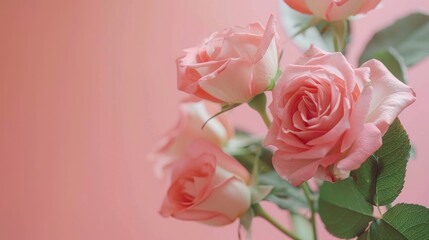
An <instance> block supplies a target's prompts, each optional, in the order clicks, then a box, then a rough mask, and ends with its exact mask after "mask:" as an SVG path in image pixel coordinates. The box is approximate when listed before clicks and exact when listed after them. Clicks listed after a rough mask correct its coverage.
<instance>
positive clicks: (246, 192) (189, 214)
mask: <svg viewBox="0 0 429 240" xmlns="http://www.w3.org/2000/svg"><path fill="white" fill-rule="evenodd" d="M171 180H172V181H171V185H170V188H169V189H168V192H167V196H166V197H165V199H164V202H163V204H162V207H161V211H160V213H161V214H162V215H163V216H165V217H168V216H172V217H174V218H177V219H181V220H190V221H199V222H201V223H205V224H209V225H216V226H220V225H226V224H229V223H232V222H233V221H235V219H237V218H238V217H240V216H241V215H243V214H244V213H245V212H246V211H247V210H248V209H249V207H250V188H249V186H248V185H249V182H250V175H249V173H248V172H247V170H246V169H245V168H244V167H243V166H242V165H240V163H238V162H237V161H236V160H235V159H234V158H232V157H231V156H229V155H227V154H226V153H224V152H223V151H222V150H221V149H220V148H219V147H217V146H216V145H213V144H210V143H208V142H203V141H196V142H193V143H192V144H191V145H190V146H189V148H188V151H187V155H186V156H185V157H183V158H182V159H180V160H178V161H175V162H174V164H173V167H172V179H171Z"/></svg>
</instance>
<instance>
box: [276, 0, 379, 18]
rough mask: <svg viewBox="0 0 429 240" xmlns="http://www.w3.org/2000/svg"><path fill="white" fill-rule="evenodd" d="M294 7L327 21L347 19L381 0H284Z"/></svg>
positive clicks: (368, 9)
mask: <svg viewBox="0 0 429 240" xmlns="http://www.w3.org/2000/svg"><path fill="white" fill-rule="evenodd" d="M284 1H285V3H286V4H287V5H289V7H291V8H292V9H294V10H296V11H298V12H301V13H304V14H310V15H314V16H316V17H319V18H323V19H325V20H327V21H339V20H345V19H347V18H348V17H350V16H353V15H357V14H364V13H367V12H368V11H370V10H372V9H374V8H375V7H376V6H377V5H378V4H379V3H380V1H381V0H284Z"/></svg>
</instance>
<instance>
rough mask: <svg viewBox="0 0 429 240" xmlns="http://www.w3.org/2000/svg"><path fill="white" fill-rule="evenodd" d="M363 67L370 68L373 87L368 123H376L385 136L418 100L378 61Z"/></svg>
mask: <svg viewBox="0 0 429 240" xmlns="http://www.w3.org/2000/svg"><path fill="white" fill-rule="evenodd" d="M362 67H368V68H370V70H371V76H370V79H371V86H372V87H373V96H372V100H371V106H370V109H369V115H368V118H367V122H372V123H375V125H376V126H377V127H378V128H379V129H380V131H381V134H382V135H384V133H386V131H387V129H388V128H389V126H390V124H392V122H393V121H394V120H395V118H396V117H397V116H398V115H399V113H401V111H402V110H403V109H404V108H406V107H407V106H409V105H410V104H412V103H413V102H414V101H415V100H416V97H415V93H414V91H413V90H412V89H411V88H410V87H409V86H407V85H405V84H404V83H402V82H401V81H399V80H398V79H397V78H396V77H395V76H393V74H392V73H390V71H389V70H388V69H387V68H386V67H385V66H384V65H383V63H381V62H380V61H378V60H369V61H368V62H366V63H364V64H363V65H362Z"/></svg>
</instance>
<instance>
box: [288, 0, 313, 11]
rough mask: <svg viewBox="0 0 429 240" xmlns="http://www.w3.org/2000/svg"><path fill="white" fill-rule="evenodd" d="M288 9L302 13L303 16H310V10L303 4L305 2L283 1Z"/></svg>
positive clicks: (303, 0)
mask: <svg viewBox="0 0 429 240" xmlns="http://www.w3.org/2000/svg"><path fill="white" fill-rule="evenodd" d="M284 1H285V3H286V4H287V5H289V7H291V8H292V9H294V10H296V11H298V12H301V13H304V14H311V11H310V9H308V7H307V4H306V3H305V0H284Z"/></svg>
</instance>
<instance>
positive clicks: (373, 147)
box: [337, 123, 382, 171]
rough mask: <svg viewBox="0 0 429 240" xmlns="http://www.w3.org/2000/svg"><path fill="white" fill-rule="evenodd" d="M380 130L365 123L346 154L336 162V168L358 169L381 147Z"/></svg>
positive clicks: (345, 169)
mask: <svg viewBox="0 0 429 240" xmlns="http://www.w3.org/2000/svg"><path fill="white" fill-rule="evenodd" d="M381 136H382V135H381V132H380V130H379V129H378V128H377V127H376V126H375V125H374V124H372V123H367V124H365V125H364V128H363V129H362V131H361V132H360V134H359V136H358V137H357V139H356V141H355V142H354V144H353V146H352V148H351V149H350V151H349V152H348V153H347V156H346V157H345V158H344V159H342V160H341V161H340V162H338V164H337V168H339V169H341V170H344V171H352V170H355V169H358V168H359V167H360V165H361V164H362V163H363V162H365V161H366V160H367V159H368V158H369V156H371V154H373V153H374V152H375V151H377V149H379V148H380V147H381V143H382V140H381Z"/></svg>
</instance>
